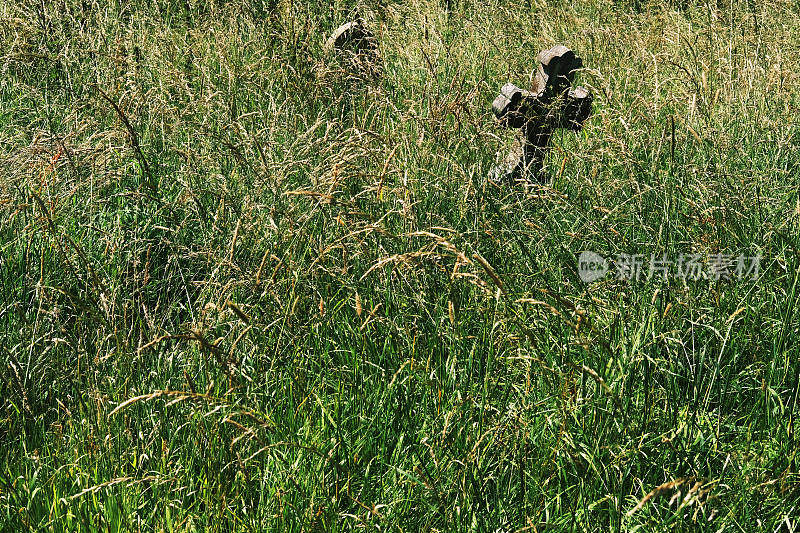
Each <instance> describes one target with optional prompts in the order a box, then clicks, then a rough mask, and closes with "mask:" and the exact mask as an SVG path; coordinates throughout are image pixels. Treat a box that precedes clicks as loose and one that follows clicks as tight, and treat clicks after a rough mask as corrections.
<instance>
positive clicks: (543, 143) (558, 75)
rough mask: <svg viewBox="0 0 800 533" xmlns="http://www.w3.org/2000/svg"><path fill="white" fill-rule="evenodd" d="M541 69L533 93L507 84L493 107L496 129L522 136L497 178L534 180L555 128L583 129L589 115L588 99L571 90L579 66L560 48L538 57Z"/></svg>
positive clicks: (496, 172)
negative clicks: (500, 125) (512, 130)
mask: <svg viewBox="0 0 800 533" xmlns="http://www.w3.org/2000/svg"><path fill="white" fill-rule="evenodd" d="M537 59H538V60H539V63H540V64H539V68H538V70H537V71H536V76H535V78H534V80H533V87H532V90H530V91H526V90H524V89H520V88H519V87H517V86H516V85H513V84H511V83H507V84H505V85H503V88H502V89H500V94H499V95H498V96H497V98H495V100H494V102H493V103H492V110H493V111H494V114H495V117H497V120H498V122H499V123H500V124H502V125H503V126H505V127H508V128H515V129H519V130H520V136H519V138H518V139H517V141H516V142H515V145H514V147H513V148H512V150H511V152H510V153H509V154H508V157H507V158H506V161H505V163H504V164H503V165H501V166H500V167H498V168H497V169H495V170H494V172H493V174H494V177H496V178H501V177H507V178H511V179H519V178H528V177H533V178H537V179H538V180H539V181H544V180H543V178H542V177H541V175H540V173H541V170H542V165H543V164H544V156H545V154H546V153H547V148H548V145H549V144H550V137H552V135H553V132H554V131H555V130H556V129H557V128H565V129H570V130H573V131H578V130H580V129H581V127H582V125H583V122H584V121H585V120H586V119H587V118H588V117H589V115H590V114H591V112H592V94H591V93H590V92H589V91H588V90H587V89H585V88H584V87H575V88H572V87H571V86H572V80H573V78H574V77H575V71H576V70H577V69H579V68H581V67H582V66H583V61H582V60H581V58H580V57H578V56H576V55H575V52H573V51H572V50H570V49H569V48H567V47H566V46H563V45H558V46H554V47H553V48H551V49H549V50H544V51H542V52H540V53H539V56H538V58H537Z"/></svg>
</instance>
